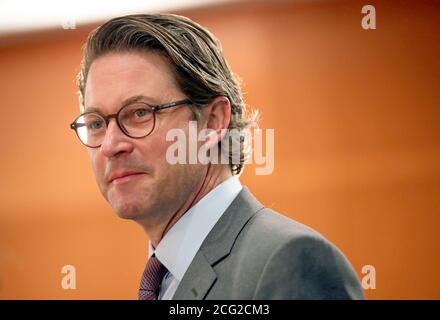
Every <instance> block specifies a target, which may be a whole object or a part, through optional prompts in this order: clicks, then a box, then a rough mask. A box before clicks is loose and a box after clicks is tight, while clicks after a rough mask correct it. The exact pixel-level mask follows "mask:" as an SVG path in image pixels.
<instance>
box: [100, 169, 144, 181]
mask: <svg viewBox="0 0 440 320" xmlns="http://www.w3.org/2000/svg"><path fill="white" fill-rule="evenodd" d="M142 174H145V172H141V171H120V172H115V173H113V174H112V175H110V178H109V179H108V182H109V183H113V182H114V183H116V182H119V181H126V180H130V178H134V177H136V176H139V175H142Z"/></svg>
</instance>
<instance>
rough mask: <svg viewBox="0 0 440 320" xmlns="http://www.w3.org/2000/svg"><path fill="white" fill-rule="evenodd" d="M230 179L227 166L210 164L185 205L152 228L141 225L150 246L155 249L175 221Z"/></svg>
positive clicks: (230, 175)
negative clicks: (196, 189)
mask: <svg viewBox="0 0 440 320" xmlns="http://www.w3.org/2000/svg"><path fill="white" fill-rule="evenodd" d="M230 177H232V174H231V171H230V170H229V166H228V167H225V165H220V164H211V165H209V166H208V169H207V172H206V176H205V178H204V180H203V181H202V182H201V185H200V187H199V189H198V191H196V192H195V193H193V194H191V196H189V197H188V199H187V200H186V201H185V203H184V204H183V205H182V206H181V207H180V208H179V209H178V210H177V211H176V212H175V213H174V214H173V215H172V216H171V217H170V216H169V215H167V216H166V219H165V220H163V221H160V222H158V223H155V224H154V225H152V226H149V227H146V226H145V225H143V227H144V230H145V232H146V233H147V234H148V236H149V238H150V241H151V244H152V245H153V247H154V248H156V247H157V246H158V244H159V242H160V240H161V239H162V238H163V237H164V236H165V234H166V233H167V232H168V231H169V230H170V229H171V228H172V227H173V226H174V225H175V224H176V222H177V221H179V219H180V218H181V217H182V216H183V215H184V214H185V213H186V212H187V211H188V210H189V209H190V208H191V207H193V206H194V205H195V204H196V203H197V202H199V201H200V200H201V199H202V198H203V197H204V196H206V195H207V194H208V193H209V192H210V191H211V190H213V189H214V188H215V187H217V186H218V185H219V184H221V183H222V182H224V181H225V180H227V179H228V178H230Z"/></svg>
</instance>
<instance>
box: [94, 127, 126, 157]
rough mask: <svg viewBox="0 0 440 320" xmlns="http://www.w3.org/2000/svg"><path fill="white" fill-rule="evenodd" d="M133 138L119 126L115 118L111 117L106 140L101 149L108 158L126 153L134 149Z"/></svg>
mask: <svg viewBox="0 0 440 320" xmlns="http://www.w3.org/2000/svg"><path fill="white" fill-rule="evenodd" d="M130 140H131V138H130V137H127V136H126V135H125V134H124V133H123V132H122V131H121V129H120V128H119V126H118V124H117V123H116V120H115V119H110V121H109V123H108V126H107V131H106V133H105V136H104V140H103V141H102V144H101V151H102V153H103V154H104V155H105V156H106V157H107V158H114V157H116V156H119V155H121V154H124V153H131V152H132V151H133V143H132V141H130Z"/></svg>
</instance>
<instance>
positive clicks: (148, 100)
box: [84, 94, 159, 113]
mask: <svg viewBox="0 0 440 320" xmlns="http://www.w3.org/2000/svg"><path fill="white" fill-rule="evenodd" d="M135 102H145V103H148V104H150V105H151V106H154V105H158V104H159V103H158V101H157V99H155V98H153V97H149V96H145V95H142V94H140V95H136V96H132V97H129V98H127V99H125V100H124V101H122V103H121V106H120V108H123V107H125V106H126V105H129V104H131V103H135ZM87 112H98V113H102V111H101V109H100V108H98V107H87V108H85V109H84V113H87Z"/></svg>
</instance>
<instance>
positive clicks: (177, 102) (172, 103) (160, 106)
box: [152, 99, 193, 111]
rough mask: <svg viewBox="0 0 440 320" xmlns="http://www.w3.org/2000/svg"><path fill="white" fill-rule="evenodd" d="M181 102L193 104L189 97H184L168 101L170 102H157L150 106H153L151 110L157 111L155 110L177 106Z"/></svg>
mask: <svg viewBox="0 0 440 320" xmlns="http://www.w3.org/2000/svg"><path fill="white" fill-rule="evenodd" d="M181 104H193V102H192V101H191V100H190V99H184V100H179V101H174V102H170V103H165V104H159V105H156V106H152V108H153V110H156V111H157V110H162V109H166V108H171V107H175V106H179V105H181Z"/></svg>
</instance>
